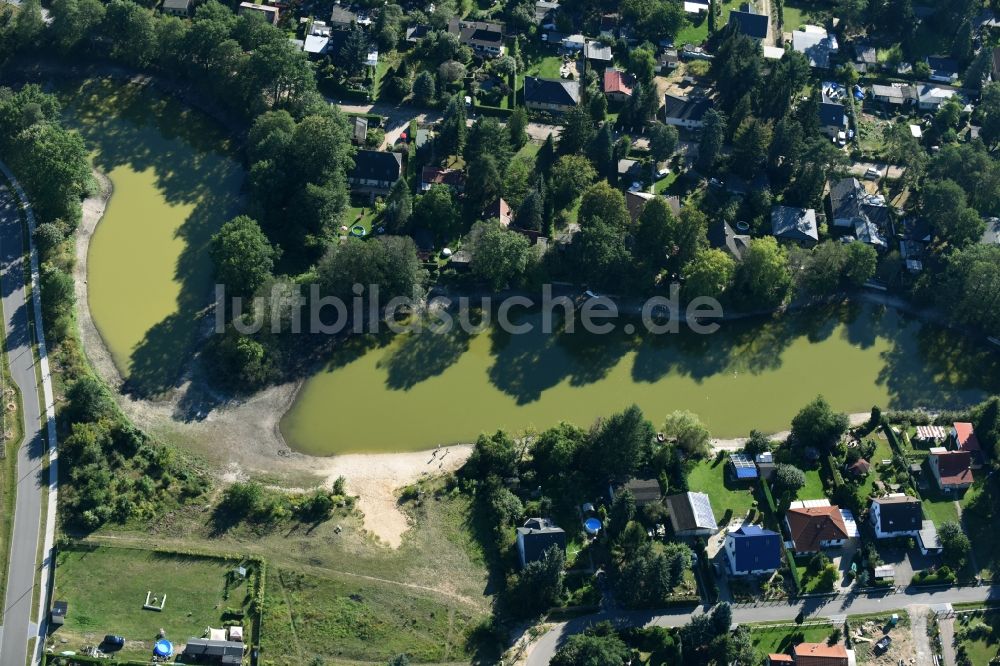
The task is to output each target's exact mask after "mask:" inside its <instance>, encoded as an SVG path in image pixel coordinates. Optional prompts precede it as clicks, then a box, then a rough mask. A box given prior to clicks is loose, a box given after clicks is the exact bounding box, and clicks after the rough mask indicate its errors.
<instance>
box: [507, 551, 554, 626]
mask: <svg viewBox="0 0 1000 666" xmlns="http://www.w3.org/2000/svg"><path fill="white" fill-rule="evenodd" d="M565 566H566V554H565V553H564V552H563V550H562V548H560V547H559V546H556V545H552V546H550V547H549V548H548V549H547V550H546V551H545V553H544V554H543V555H542V559H540V560H535V561H534V562H529V563H528V564H527V565H525V567H524V570H523V571H521V575H520V576H518V580H517V584H516V585H515V588H514V589H515V592H514V594H513V595H512V596H513V597H514V598H515V599H516V600H517V603H518V604H519V605H521V606H522V607H523V609H524V610H528V611H543V610H547V609H548V608H550V607H551V606H554V605H555V604H556V603H557V602H558V601H559V598H560V597H561V596H562V594H563V567H565Z"/></svg>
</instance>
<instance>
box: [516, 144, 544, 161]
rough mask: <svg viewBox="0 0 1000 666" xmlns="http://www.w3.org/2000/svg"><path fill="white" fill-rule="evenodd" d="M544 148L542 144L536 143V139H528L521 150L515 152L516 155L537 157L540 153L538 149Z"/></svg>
mask: <svg viewBox="0 0 1000 666" xmlns="http://www.w3.org/2000/svg"><path fill="white" fill-rule="evenodd" d="M541 149H542V144H540V143H535V142H534V141H528V142H527V143H526V144H524V145H523V146H521V150H519V151H517V152H516V153H514V157H530V158H531V159H535V157H536V156H537V155H538V151H540V150H541Z"/></svg>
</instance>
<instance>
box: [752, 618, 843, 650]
mask: <svg viewBox="0 0 1000 666" xmlns="http://www.w3.org/2000/svg"><path fill="white" fill-rule="evenodd" d="M832 633H833V625H831V624H818V625H812V626H799V627H771V626H764V627H753V628H752V629H751V633H750V638H751V640H752V641H753V647H754V650H755V651H756V652H757V654H758V655H759V656H760V657H762V658H766V657H767V655H769V654H780V653H787V652H788V650H789V649H791V647H792V646H793V645H797V644H799V643H821V642H826V639H827V638H829V637H830V634H832Z"/></svg>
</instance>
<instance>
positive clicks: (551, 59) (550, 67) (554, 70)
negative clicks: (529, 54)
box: [526, 56, 562, 79]
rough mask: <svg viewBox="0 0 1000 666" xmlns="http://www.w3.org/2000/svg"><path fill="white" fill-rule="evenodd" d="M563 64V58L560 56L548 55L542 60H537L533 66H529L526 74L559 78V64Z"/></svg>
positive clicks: (545, 77)
mask: <svg viewBox="0 0 1000 666" xmlns="http://www.w3.org/2000/svg"><path fill="white" fill-rule="evenodd" d="M561 64H562V58H560V57H559V56H546V57H544V58H541V59H540V60H536V61H535V62H534V63H533V64H532V65H531V67H529V68H528V70H527V72H526V74H527V75H528V76H536V77H539V78H543V79H558V78H559V66H560V65H561Z"/></svg>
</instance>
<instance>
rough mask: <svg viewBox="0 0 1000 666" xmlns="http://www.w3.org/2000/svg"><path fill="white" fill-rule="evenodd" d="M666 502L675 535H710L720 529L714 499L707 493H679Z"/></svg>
mask: <svg viewBox="0 0 1000 666" xmlns="http://www.w3.org/2000/svg"><path fill="white" fill-rule="evenodd" d="M666 502H667V511H669V512H670V525H671V526H672V527H673V528H674V534H675V535H677V536H708V535H709V534H715V533H716V532H718V531H719V525H718V524H717V523H716V522H715V514H714V513H713V512H712V501H711V499H709V497H708V495H706V494H705V493H698V492H686V493H679V494H677V495H671V496H670V497H668V498H667V500H666Z"/></svg>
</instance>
